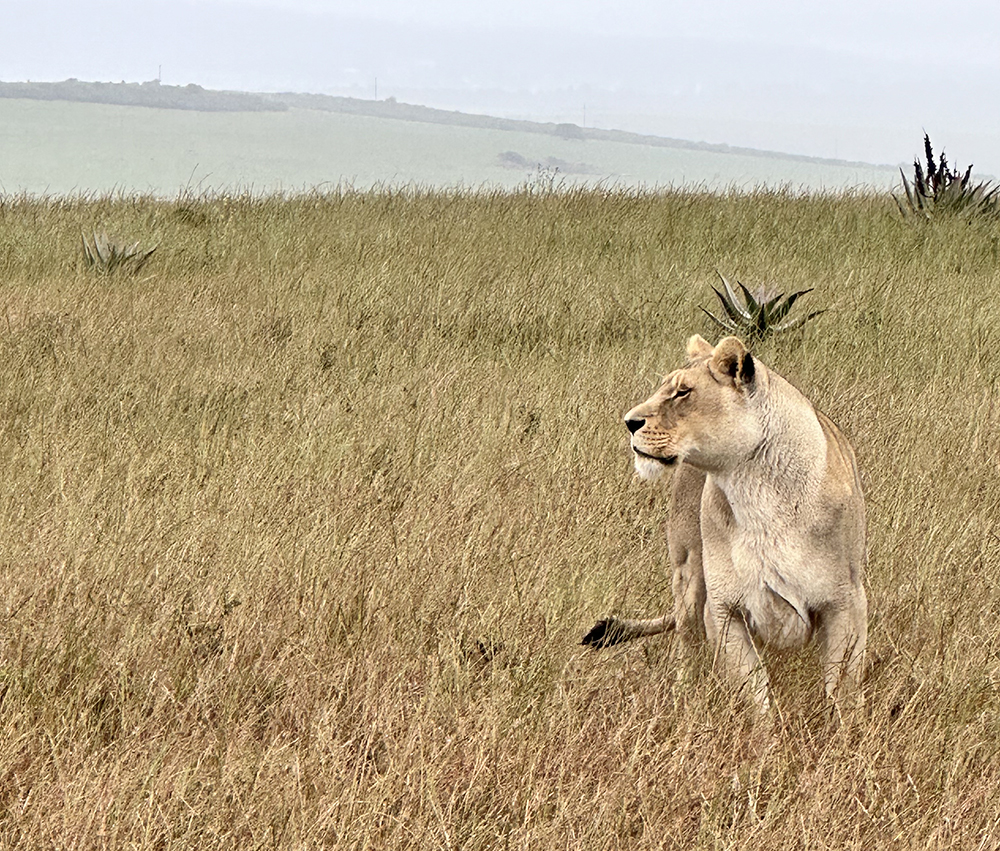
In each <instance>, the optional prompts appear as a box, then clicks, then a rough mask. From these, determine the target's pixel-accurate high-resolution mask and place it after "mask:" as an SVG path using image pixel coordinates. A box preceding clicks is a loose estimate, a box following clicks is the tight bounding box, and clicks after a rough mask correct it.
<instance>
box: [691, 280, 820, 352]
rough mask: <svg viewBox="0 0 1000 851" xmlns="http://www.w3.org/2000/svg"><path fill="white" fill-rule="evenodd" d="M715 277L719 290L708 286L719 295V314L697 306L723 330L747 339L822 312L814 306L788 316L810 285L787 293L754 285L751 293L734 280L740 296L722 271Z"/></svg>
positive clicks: (787, 328) (754, 340) (775, 331)
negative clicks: (720, 285) (803, 311)
mask: <svg viewBox="0 0 1000 851" xmlns="http://www.w3.org/2000/svg"><path fill="white" fill-rule="evenodd" d="M716 274H719V273H716ZM719 279H720V280H721V281H722V291H720V290H719V289H718V288H716V287H712V291H713V292H714V293H715V294H716V295H717V296H718V297H719V301H720V303H721V304H722V309H723V311H724V313H723V315H722V316H721V317H719V316H716V315H715V314H713V313H710V312H709V311H708V310H706V309H705V308H704V307H703V308H701V309H702V312H704V314H705V315H706V316H707V317H708V318H709V319H711V320H712V321H713V322H714V323H715V324H716V325H718V326H719V327H720V328H721V329H722V330H723V331H725V332H727V333H729V334H733V335H735V336H737V337H742V338H743V339H745V340H746V341H747V342H748V343H759V342H760V341H761V340H764V339H766V338H767V337H771V336H773V335H774V334H780V333H782V332H784V331H791V330H793V329H795V328H801V327H802V326H803V325H805V323H806V322H808V321H809V320H810V319H812V318H814V317H816V316H819V315H820V314H821V313H823V312H824V311H823V310H814V311H813V312H812V313H809V314H806V315H805V316H799V317H796V318H795V319H788V314H789V313H790V312H791V309H792V307H793V306H794V304H795V302H796V301H798V300H799V299H800V298H801V297H802V296H804V295H805V294H806V293H810V292H812V288H811V287H810V288H809V289H807V290H799V291H798V292H795V293H792V294H791V295H786V294H785V293H772V292H768V291H767V290H766V289H765V288H764V287H758V288H757V291H756V292H755V293H751V292H750V290H749V289H747V288H746V287H745V286H744V285H743V284H741V283H740V282H739V281H737V282H736V285H737V287H739V289H740V292H741V293H742V296H740V295H737V293H736V290H734V289H733V287H732V285H731V284H730V283H729V281H727V280H726V279H725V277H724V276H723V275H722V274H719Z"/></svg>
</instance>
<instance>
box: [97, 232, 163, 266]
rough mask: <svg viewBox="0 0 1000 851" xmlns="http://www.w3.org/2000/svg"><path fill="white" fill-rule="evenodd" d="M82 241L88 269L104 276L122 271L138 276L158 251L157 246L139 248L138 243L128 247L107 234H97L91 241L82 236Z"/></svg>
mask: <svg viewBox="0 0 1000 851" xmlns="http://www.w3.org/2000/svg"><path fill="white" fill-rule="evenodd" d="M81 239H82V242H83V259H84V262H85V263H86V264H87V267H88V268H89V269H94V270H95V271H97V272H101V273H103V274H111V273H112V272H119V271H120V272H124V273H126V274H129V275H136V274H138V273H139V270H140V269H142V267H143V266H145V265H146V261H148V260H149V258H150V257H152V255H153V252H154V251H156V246H155V245H154V246H153V247H152V248H139V243H138V242H134V243H132V244H131V245H128V244H126V243H124V242H119V241H118V240H114V239H109V238H108V235H107V234H106V233H100V234H98V233H96V232H95V233H94V234H93V236H92V237H91V239H90V240H88V239H87V235H86V234H82V235H81Z"/></svg>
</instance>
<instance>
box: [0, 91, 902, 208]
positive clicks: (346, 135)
mask: <svg viewBox="0 0 1000 851" xmlns="http://www.w3.org/2000/svg"><path fill="white" fill-rule="evenodd" d="M303 97H304V98H306V97H307V96H303ZM304 102H306V103H309V102H310V101H308V100H307V99H306V100H304ZM357 103H359V104H364V103H365V102H363V101H358V102H357ZM389 106H391V105H389ZM387 108H389V107H387ZM399 110H400V111H401V112H404V113H405V109H404V107H403V105H399ZM425 112H426V113H427V114H428V116H431V117H438V118H440V117H441V115H440V111H435V110H425ZM444 115H445V117H448V116H447V114H444ZM467 118H470V120H471V118H474V117H468V116H467ZM916 142H919V139H917V140H916ZM912 153H913V152H912V151H909V150H903V151H900V152H899V156H900V158H901V159H902V160H907V159H909V157H910V156H911V155H912ZM0 154H2V155H0V191H3V192H7V193H12V194H14V193H21V192H28V193H32V194H36V195H64V194H67V193H98V194H102V193H111V192H120V191H125V192H142V193H150V194H153V195H157V196H159V197H165V198H172V197H176V196H177V195H178V193H180V192H181V191H182V190H185V189H187V190H193V191H195V192H198V193H204V192H206V191H209V190H211V191H227V192H232V191H239V192H242V191H252V192H255V193H265V192H271V191H275V190H282V191H301V190H303V189H305V190H311V189H314V188H317V187H326V188H330V187H337V186H339V185H350V186H353V187H356V188H358V189H367V188H370V187H373V186H389V185H393V186H400V185H415V186H421V187H439V188H440V187H459V186H464V187H473V188H480V187H483V186H490V187H506V188H516V187H518V186H522V185H524V184H526V183H531V182H538V181H539V180H541V181H542V182H545V181H547V180H550V179H551V178H552V177H553V176H554V175H555V176H556V178H557V179H558V180H559V181H560V182H565V183H567V184H574V183H576V184H590V185H594V184H597V183H604V184H607V185H616V186H640V185H641V186H665V185H671V186H681V185H684V186H694V185H700V186H703V187H711V188H716V189H719V188H722V189H726V188H729V187H730V186H737V187H740V188H744V189H745V188H753V187H756V186H761V185H769V186H774V185H778V184H782V185H783V184H788V185H791V186H793V187H795V188H799V187H808V188H811V189H835V190H839V189H843V188H845V187H856V186H861V185H867V186H877V187H879V188H886V187H889V186H891V185H893V184H895V183H898V182H899V173H898V172H896V171H895V170H894V169H886V168H876V167H874V166H871V167H869V166H858V165H848V164H840V165H835V164H831V163H829V162H824V161H806V160H802V159H794V158H788V157H773V156H772V157H769V156H750V155H746V154H740V153H732V152H730V153H719V152H713V151H708V150H685V149H680V148H669V147H654V146H650V145H641V144H628V143H625V142H616V141H606V140H603V139H588V140H586V141H583V140H577V139H565V138H559V137H557V136H554V135H551V134H542V133H537V132H534V133H530V132H518V131H512V130H501V129H491V128H489V127H476V126H453V125H448V124H442V123H430V122H422V121H404V120H396V119H393V118H385V117H374V116H372V115H360V114H347V113H337V112H329V111H322V110H320V109H305V108H293V109H289V110H287V111H284V112H196V111H185V110H176V109H151V108H146V107H139V106H112V105H108V104H97V103H72V102H65V101H42V100H26V99H14V100H11V99H6V98H0ZM511 154H514V155H516V156H515V157H513V158H512V157H510V155H511ZM504 155H506V159H504ZM505 163H506V165H505ZM539 164H540V165H541V166H542V169H541V174H539V171H540V169H539ZM553 164H555V165H554V166H553ZM553 168H558V173H555V172H554V171H553Z"/></svg>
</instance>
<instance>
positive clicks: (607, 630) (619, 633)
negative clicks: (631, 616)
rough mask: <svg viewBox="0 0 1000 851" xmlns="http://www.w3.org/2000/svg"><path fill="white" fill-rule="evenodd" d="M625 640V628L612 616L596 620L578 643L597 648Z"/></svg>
mask: <svg viewBox="0 0 1000 851" xmlns="http://www.w3.org/2000/svg"><path fill="white" fill-rule="evenodd" d="M624 640H625V630H624V629H622V627H621V625H620V624H619V623H618V622H617V621H616V620H615V619H614V618H605V619H604V620H602V621H598V622H597V623H596V624H594V626H593V627H591V630H590V632H588V633H587V634H586V635H585V636H584V637H583V641H581V642H580V643H581V644H583V645H585V646H587V647H593V648H594V649H595V650H599V649H600V648H602V647H611V646H612V645H614V644H618V643H619V642H620V641H624Z"/></svg>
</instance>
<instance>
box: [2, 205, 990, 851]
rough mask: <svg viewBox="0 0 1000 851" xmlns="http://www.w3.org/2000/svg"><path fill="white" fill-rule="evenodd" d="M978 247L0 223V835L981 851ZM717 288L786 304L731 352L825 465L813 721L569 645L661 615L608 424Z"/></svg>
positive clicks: (659, 231) (646, 211)
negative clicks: (790, 411)
mask: <svg viewBox="0 0 1000 851" xmlns="http://www.w3.org/2000/svg"><path fill="white" fill-rule="evenodd" d="M95 230H99V231H106V232H107V233H108V234H109V236H111V237H117V238H122V239H127V240H129V241H135V240H138V241H139V242H140V244H141V245H157V246H158V248H157V252H156V254H155V255H154V256H153V257H152V258H151V260H150V262H149V264H148V265H147V266H146V267H145V268H144V269H143V272H142V274H140V275H139V276H138V277H137V278H121V277H113V276H100V275H94V274H92V273H90V272H89V271H88V270H87V269H86V266H85V264H84V262H83V259H82V254H81V251H80V247H79V244H80V233H81V232H87V233H90V232H93V231H95ZM998 250H1000V242H998V240H997V237H996V236H995V235H994V231H993V230H992V229H990V228H988V227H986V226H985V225H980V224H977V223H975V222H971V223H961V222H936V223H934V227H921V228H914V227H910V226H908V225H907V224H906V223H905V222H903V221H901V220H900V217H899V215H898V212H897V211H896V209H895V206H894V204H893V202H892V200H891V198H889V197H888V196H864V195H845V196H838V197H831V196H823V197H806V196H800V195H797V194H793V193H788V192H780V191H774V192H758V193H756V194H749V195H746V194H732V195H709V194H698V193H689V194H685V193H668V194H644V193H628V192H599V191H598V192H589V191H574V192H566V193H544V192H520V193H510V194H503V193H494V194H490V193H479V194H471V193H460V192H451V193H442V192H418V191H413V190H410V191H398V192H397V191H382V192H377V193H360V192H341V193H331V194H328V195H309V196H303V197H296V198H287V199H282V198H251V197H247V196H241V197H219V198H214V199H210V200H199V199H197V198H185V199H180V200H176V201H170V202H166V201H153V200H149V199H143V198H132V197H118V198H93V199H91V200H79V199H65V200H60V199H49V200H28V199H16V198H6V199H4V200H3V201H2V203H0V293H2V314H0V397H2V398H0V458H2V461H3V470H4V476H3V479H2V483H0V524H2V528H3V530H4V534H3V536H2V537H0V611H2V612H3V613H4V629H3V630H2V631H0V731H2V737H0V845H3V846H4V847H24V848H46V847H58V848H67V847H79V848H100V847H136V848H151V849H152V848H156V849H170V848H178V849H180V848H185V849H186V848H193V847H197V848H203V849H212V848H241V849H243V848H265V847H267V848H270V847H288V848H298V847H302V848H305V847H310V848H312V847H330V848H386V847H391V848H420V849H424V848H463V849H478V848H482V849H493V848H497V847H510V848H531V849H539V848H553V849H555V848H558V849H564V848H567V847H569V848H585V849H602V848H622V847H627V848H663V847H667V848H670V847H676V848H740V849H754V848H761V849H764V848H767V849H785V848H788V849H791V848H838V849H839V848H858V849H861V848H866V849H867V848H873V847H890V846H891V847H902V848H928V847H955V848H977V847H982V848H988V847H992V846H993V845H995V844H996V843H997V841H1000V800H998V799H997V795H996V789H997V788H998V786H1000V744H998V743H1000V628H998V625H997V617H998V614H1000V581H998V580H1000V555H998V553H1000V548H998V547H997V540H996V534H997V533H996V518H997V516H998V510H1000V505H998V503H1000V485H998V483H997V482H998V476H997V473H998V461H997V452H996V447H997V440H998V425H1000V409H998V401H1000V400H998V384H997V376H998V375H1000V356H998V354H997V349H996V342H995V341H996V340H997V339H1000V309H998V308H997V305H996V300H995V299H993V298H991V297H990V294H992V293H994V292H995V291H996V289H997V286H998V284H1000V280H998V272H997V269H998V264H997V254H998ZM716 269H719V270H720V271H722V272H723V273H724V274H727V275H731V276H734V277H738V278H740V279H741V280H753V281H763V282H774V283H775V285H777V286H780V287H781V288H784V289H789V290H791V289H800V288H805V287H809V286H814V287H816V290H815V291H814V292H813V293H812V294H811V295H810V298H811V299H812V300H813V301H812V304H811V307H815V308H820V307H828V308H829V310H828V312H827V313H825V314H823V315H822V316H821V317H819V318H817V319H816V320H814V321H813V322H812V323H810V324H809V325H808V326H807V327H806V328H805V329H804V330H803V332H802V333H801V334H799V335H797V336H796V335H791V336H789V337H787V338H776V339H775V340H774V341H773V342H770V343H768V344H767V346H766V347H765V348H763V349H761V350H760V351H759V352H758V354H759V355H760V356H761V357H762V358H763V359H764V360H765V361H766V362H768V363H769V364H770V365H771V366H773V367H775V368H776V369H777V370H779V371H780V372H782V373H783V374H784V375H786V376H787V377H788V378H789V379H791V380H792V381H794V382H795V383H796V384H797V385H798V386H799V387H800V388H801V389H802V390H803V391H805V392H806V393H807V394H808V395H809V396H810V397H811V398H813V399H814V400H815V401H816V402H817V404H818V405H819V406H820V407H821V408H823V409H824V410H825V411H827V412H828V413H829V414H830V415H831V416H832V417H833V418H834V419H835V420H836V421H837V422H838V423H839V424H841V426H842V427H843V428H844V429H845V430H846V432H847V433H848V434H849V435H850V437H851V438H852V440H853V442H854V444H855V446H856V448H857V452H858V457H859V461H860V465H861V468H862V471H863V481H864V484H865V488H866V493H867V497H868V513H869V526H870V575H869V598H870V601H871V633H870V642H869V646H870V648H871V650H872V652H873V656H874V657H876V659H877V661H878V664H877V665H876V666H875V668H874V670H873V672H872V674H871V677H870V678H869V682H868V684H867V693H868V709H867V712H866V713H865V714H864V715H863V716H861V717H858V718H856V719H854V722H853V723H851V724H848V725H845V726H843V727H840V728H839V729H831V728H829V727H828V726H827V725H826V724H825V722H824V721H823V720H822V718H821V713H820V712H819V710H820V707H821V701H820V691H821V689H820V686H819V683H818V682H817V678H816V676H815V673H814V669H813V668H812V667H811V666H810V665H809V664H808V663H809V661H810V660H809V659H808V654H806V658H805V659H799V658H792V659H789V660H787V661H786V662H785V664H782V665H778V666H777V668H776V702H777V705H778V707H779V710H780V723H779V725H778V728H777V732H776V734H775V736H774V738H773V739H771V740H767V741H764V742H761V741H760V739H759V736H758V733H757V732H756V731H754V729H753V724H752V714H753V713H752V711H749V712H748V711H746V710H744V709H743V708H742V707H741V706H740V705H739V704H738V703H736V702H735V701H734V700H733V699H732V698H731V696H730V695H729V693H728V690H727V689H726V688H725V687H724V686H720V685H719V684H717V683H715V681H714V680H713V679H712V678H711V677H708V676H706V677H703V678H701V679H699V680H696V681H694V682H679V681H678V680H677V677H676V668H677V659H676V657H675V652H674V646H673V645H672V643H671V642H670V641H669V640H651V641H648V642H645V643H638V644H635V645H634V646H629V647H626V648H625V649H623V650H619V651H613V652H606V653H593V652H590V651H585V650H584V649H583V648H581V647H579V646H578V643H579V640H580V637H581V636H582V635H583V633H584V632H585V631H586V629H588V628H589V627H590V626H591V624H592V623H593V621H594V620H595V619H597V618H598V617H600V616H603V615H605V614H607V613H609V612H616V613H624V614H642V615H652V614H656V613H659V612H660V611H662V610H664V609H665V608H666V607H668V606H669V603H670V601H669V587H670V582H669V569H668V567H667V564H666V545H665V542H664V541H663V534H662V525H663V521H664V516H665V512H666V499H665V497H664V494H663V493H662V492H661V491H659V490H657V489H654V488H651V487H649V486H648V485H644V484H642V483H640V482H638V481H636V480H634V479H633V476H632V472H631V462H630V459H629V454H628V448H627V439H626V432H625V429H624V427H623V425H622V423H621V415H622V413H623V412H624V411H625V410H626V409H628V408H629V407H630V406H631V405H632V404H633V403H634V402H635V401H636V400H637V399H640V398H642V397H643V396H644V395H645V394H647V393H648V392H649V390H650V389H651V388H652V387H653V386H654V385H655V382H656V380H657V375H658V374H662V373H663V372H665V371H667V370H668V369H670V368H671V367H673V366H674V365H676V364H677V363H678V362H679V361H680V359H681V357H682V353H683V347H684V340H685V339H686V337H687V336H688V335H689V334H690V333H692V332H694V331H700V332H702V333H711V329H709V328H708V327H706V323H707V322H708V320H707V319H706V318H705V317H704V316H703V315H702V314H701V313H700V311H699V309H698V305H699V304H700V303H703V302H705V301H706V300H707V297H708V295H710V290H709V285H710V284H712V283H713V282H714V281H715V270H716Z"/></svg>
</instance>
